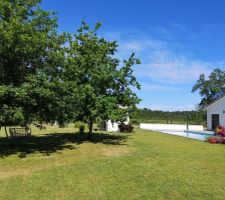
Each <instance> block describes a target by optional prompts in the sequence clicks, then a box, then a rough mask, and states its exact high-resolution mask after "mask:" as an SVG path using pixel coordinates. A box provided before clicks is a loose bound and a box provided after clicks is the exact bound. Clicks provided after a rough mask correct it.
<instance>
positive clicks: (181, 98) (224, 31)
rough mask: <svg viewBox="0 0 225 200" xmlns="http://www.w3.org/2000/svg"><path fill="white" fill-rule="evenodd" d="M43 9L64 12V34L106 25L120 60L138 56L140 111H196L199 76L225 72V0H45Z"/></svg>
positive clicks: (61, 26) (104, 30) (103, 31)
mask: <svg viewBox="0 0 225 200" xmlns="http://www.w3.org/2000/svg"><path fill="white" fill-rule="evenodd" d="M42 7H43V8H44V9H47V10H53V11H57V12H58V17H59V28H58V29H59V31H67V32H71V33H74V32H76V30H77V28H78V27H79V26H80V22H81V21H86V22H87V23H89V24H90V25H94V24H95V23H96V22H102V23H103V27H102V29H101V31H100V35H102V36H104V37H106V38H107V39H109V40H117V41H118V44H119V52H118V55H117V56H118V57H119V58H127V57H128V56H129V54H130V53H132V52H135V53H136V56H137V57H138V58H140V59H141V61H142V64H141V65H140V66H136V67H135V71H134V73H135V75H136V76H137V78H138V80H139V82H140V83H141V85H142V89H141V91H138V92H137V93H138V95H139V97H140V98H141V99H142V102H141V103H140V105H139V107H147V108H151V109H160V110H169V111H172V110H192V109H195V105H196V104H197V103H198V102H199V101H200V97H199V95H198V93H196V94H193V93H191V88H192V86H193V84H194V83H195V82H196V81H197V79H198V77H199V75H200V74H201V73H205V74H206V75H208V74H209V73H210V72H211V71H212V70H213V69H214V68H216V67H217V68H222V69H225V23H224V22H225V20H224V19H225V12H224V10H225V1H224V0H183V1H181V0H154V1H153V0H120V1H119V0H111V1H107V0H95V1H93V0H54V1H53V0H43V2H42Z"/></svg>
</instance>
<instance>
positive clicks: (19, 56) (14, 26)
mask: <svg viewBox="0 0 225 200" xmlns="http://www.w3.org/2000/svg"><path fill="white" fill-rule="evenodd" d="M39 4H40V0H26V1H25V0H1V1H0V38H1V39H0V122H1V124H4V125H11V124H18V122H19V121H20V122H25V123H27V122H29V121H32V120H34V119H40V120H45V121H49V120H50V119H49V118H50V116H51V118H52V120H53V119H56V118H57V117H56V114H58V113H59V111H57V110H55V109H56V108H58V107H55V106H54V105H58V104H60V101H58V102H56V101H57V99H59V97H58V98H57V96H59V94H58V93H55V92H54V91H57V92H58V91H59V90H60V88H63V86H62V83H61V81H60V74H61V71H62V66H63V63H64V57H65V54H64V52H63V49H64V47H63V44H64V43H65V41H66V35H65V34H62V35H58V33H57V18H56V17H55V15H54V13H52V12H47V11H44V10H42V9H41V8H40V7H39ZM57 84H58V85H59V86H61V87H59V88H58V89H57V90H56V89H53V90H51V89H52V88H53V86H54V85H57ZM54 97H55V98H54ZM53 115H54V116H53ZM58 118H59V117H58Z"/></svg>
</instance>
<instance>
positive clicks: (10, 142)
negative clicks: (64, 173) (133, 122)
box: [0, 133, 129, 159]
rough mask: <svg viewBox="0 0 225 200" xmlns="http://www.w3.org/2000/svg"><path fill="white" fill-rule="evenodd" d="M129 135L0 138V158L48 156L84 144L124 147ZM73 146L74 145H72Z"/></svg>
mask: <svg viewBox="0 0 225 200" xmlns="http://www.w3.org/2000/svg"><path fill="white" fill-rule="evenodd" d="M128 136H129V135H116V134H107V133H92V135H91V138H88V135H87V134H85V133H84V134H79V133H50V134H46V135H42V136H29V137H18V138H11V139H7V138H0V157H1V158H5V157H7V156H10V155H15V154H19V155H18V157H20V158H21V159H22V158H25V157H26V156H27V155H28V154H31V153H41V154H42V155H45V156H49V155H51V154H53V153H56V152H59V151H62V150H64V149H70V150H73V149H76V148H77V147H76V145H80V144H82V143H84V142H90V143H94V144H96V143H102V144H106V145H107V144H108V145H126V144H125V141H126V139H127V138H128ZM74 144H75V145H74Z"/></svg>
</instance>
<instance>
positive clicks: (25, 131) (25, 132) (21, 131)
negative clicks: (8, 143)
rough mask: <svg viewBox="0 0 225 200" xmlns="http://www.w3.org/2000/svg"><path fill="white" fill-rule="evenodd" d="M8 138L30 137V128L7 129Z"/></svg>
mask: <svg viewBox="0 0 225 200" xmlns="http://www.w3.org/2000/svg"><path fill="white" fill-rule="evenodd" d="M9 133H10V137H21V136H29V135H31V129H30V128H9Z"/></svg>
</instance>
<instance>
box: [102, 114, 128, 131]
mask: <svg viewBox="0 0 225 200" xmlns="http://www.w3.org/2000/svg"><path fill="white" fill-rule="evenodd" d="M129 122H130V118H129V117H127V120H126V121H125V122H123V123H124V124H129ZM119 124H120V123H119V122H113V121H112V120H108V121H106V122H102V123H101V124H100V130H103V131H108V132H117V131H119Z"/></svg>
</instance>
